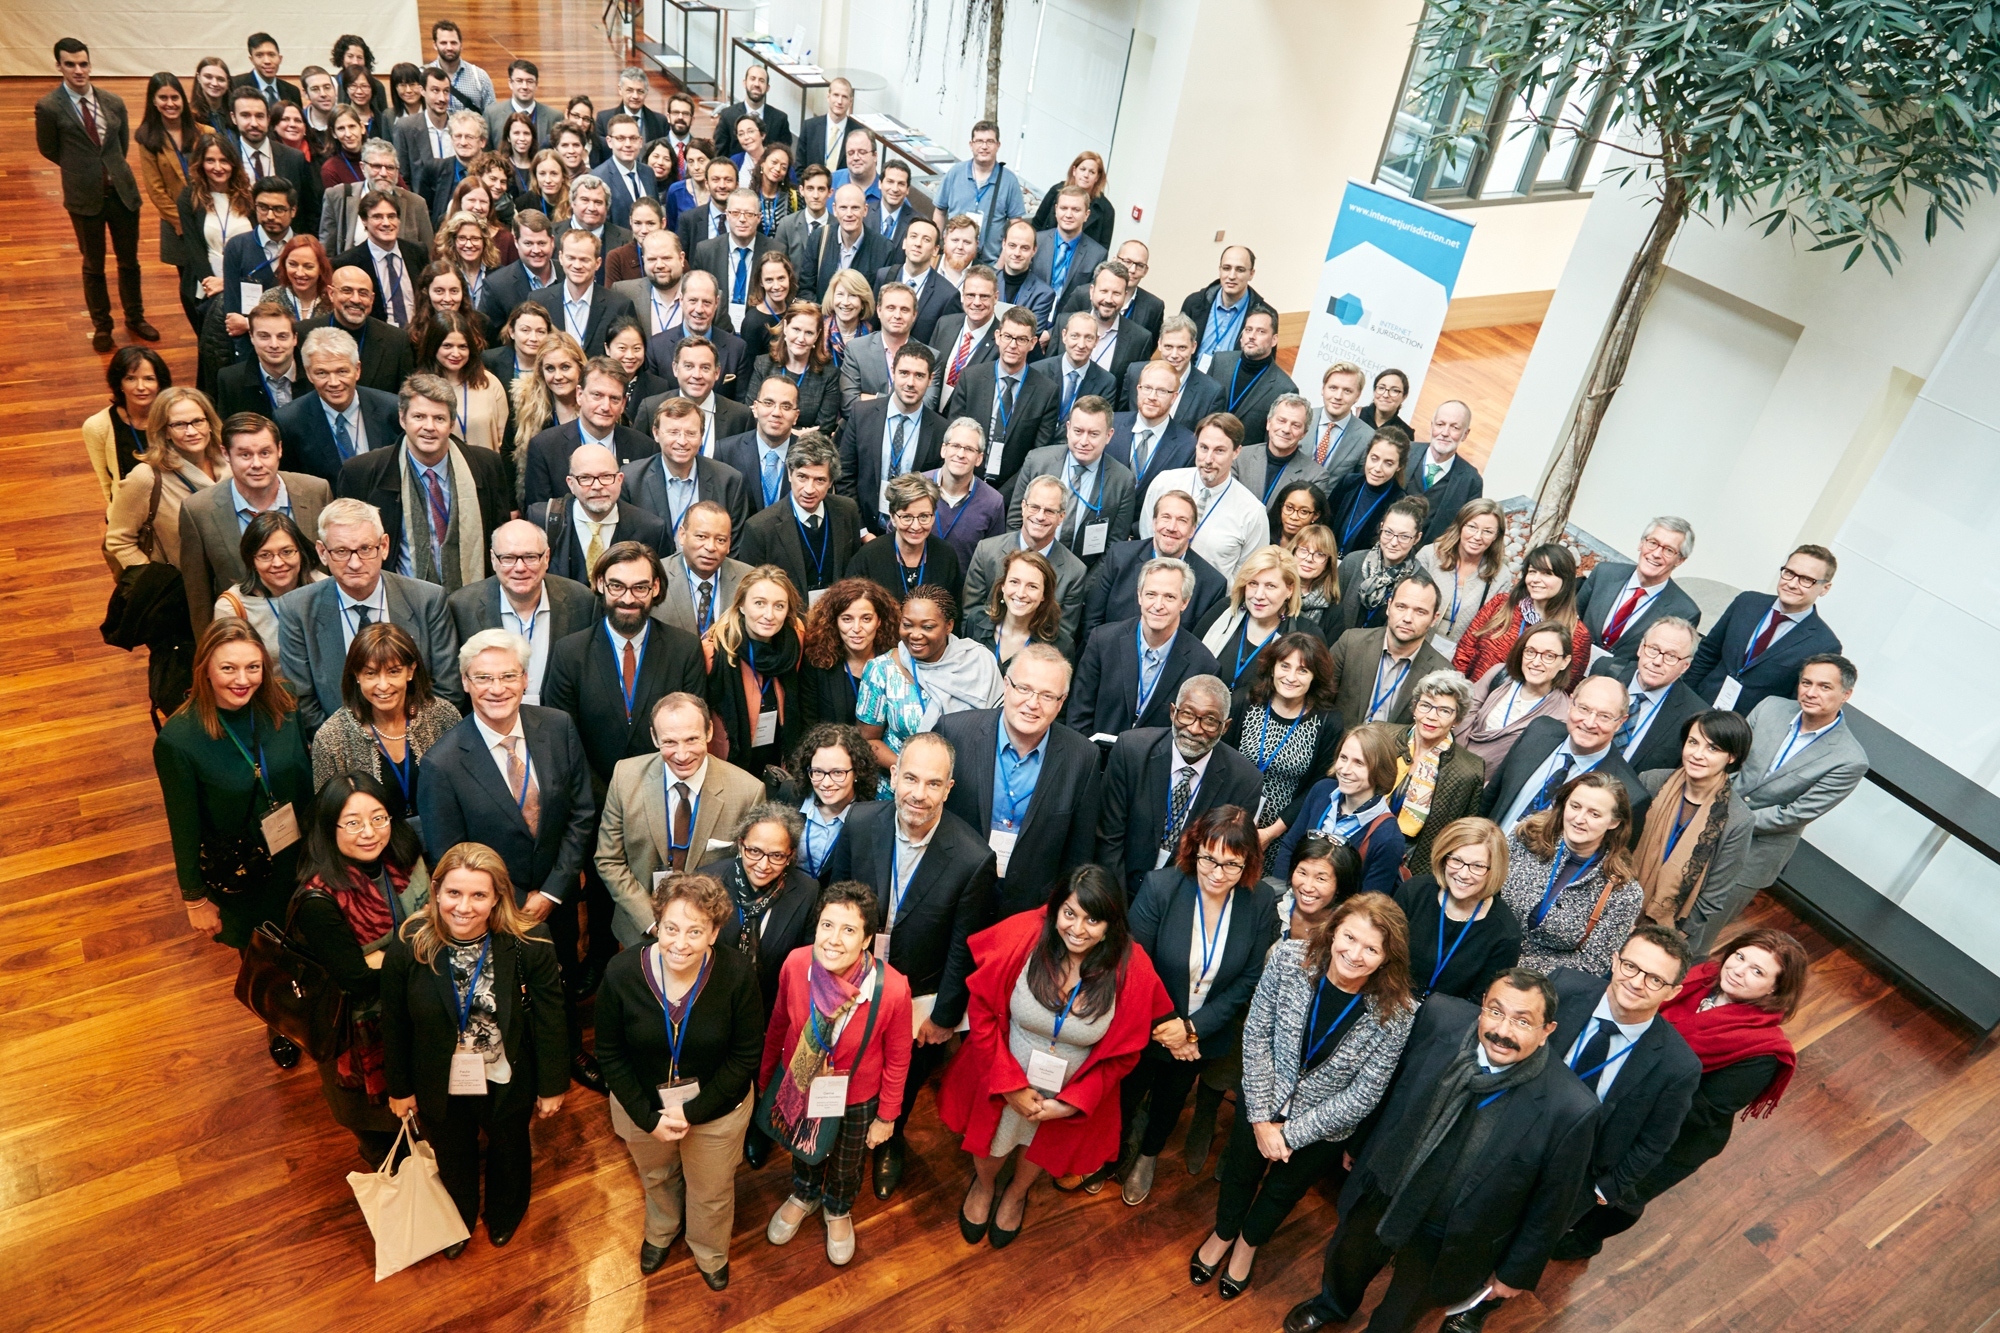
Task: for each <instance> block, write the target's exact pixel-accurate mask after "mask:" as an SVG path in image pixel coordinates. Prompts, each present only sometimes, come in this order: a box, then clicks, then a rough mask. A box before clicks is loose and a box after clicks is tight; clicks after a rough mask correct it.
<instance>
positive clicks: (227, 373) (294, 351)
mask: <svg viewBox="0 0 2000 1333" xmlns="http://www.w3.org/2000/svg"><path fill="white" fill-rule="evenodd" d="M239 239H240V238H239ZM245 318H246V321H247V322H248V324H249V326H250V327H249V337H248V341H249V343H250V353H251V354H250V355H249V356H247V357H245V358H244V359H243V360H241V361H238V362H236V363H235V364H234V365H228V366H224V367H223V368H222V369H221V370H220V371H219V372H217V374H216V377H215V410H216V411H217V412H218V413H220V414H221V415H222V417H223V419H224V420H227V419H228V418H230V417H233V416H235V415H236V414H237V413H238V412H256V413H259V414H260V415H262V416H267V417H272V418H275V417H276V416H277V415H278V409H280V408H282V407H284V406H286V405H287V404H289V403H290V402H291V401H292V399H294V398H296V397H297V396H298V395H299V394H301V393H304V392H305V391H306V386H305V385H304V384H302V383H301V382H300V379H301V376H300V375H299V359H298V358H299V336H298V329H297V326H296V325H295V324H294V323H293V322H292V312H291V311H290V310H288V309H287V308H286V307H285V305H284V303H283V302H281V301H275V300H270V299H268V298H267V299H265V300H262V301H259V302H258V303H257V304H256V305H255V306H253V307H251V309H250V313H249V314H248V315H247V316H246V317H245ZM280 399H283V401H282V402H280V401H279V400H280Z"/></svg>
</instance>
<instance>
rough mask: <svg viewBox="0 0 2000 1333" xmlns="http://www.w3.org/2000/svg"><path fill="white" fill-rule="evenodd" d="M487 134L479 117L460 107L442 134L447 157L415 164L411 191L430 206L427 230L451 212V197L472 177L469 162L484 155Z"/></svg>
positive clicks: (487, 129)
mask: <svg viewBox="0 0 2000 1333" xmlns="http://www.w3.org/2000/svg"><path fill="white" fill-rule="evenodd" d="M488 131H489V127H488V126H487V124H486V117H485V116H484V115H483V114H481V113H480V112H478V111H475V110H471V109H469V108H464V107H461V108H460V109H458V110H456V111H454V112H452V113H451V119H450V120H449V121H448V122H447V129H446V132H445V133H446V137H447V138H448V139H450V141H451V155H450V156H449V157H433V158H431V159H430V160H428V161H426V162H422V163H419V164H418V166H417V178H416V180H414V181H412V182H411V187H412V188H413V189H414V190H415V191H416V192H417V193H418V194H420V195H422V196H423V197H424V200H425V201H426V202H427V203H428V204H429V205H430V210H431V226H433V227H440V226H443V225H444V215H445V214H446V213H447V212H449V211H450V210H451V196H452V195H453V194H454V193H456V192H457V190H458V187H459V186H460V185H461V184H463V183H464V182H465V180H466V178H467V177H469V176H471V175H472V164H473V162H475V161H476V160H478V157H479V155H480V154H481V153H483V152H485V151H486V136H487V133H488Z"/></svg>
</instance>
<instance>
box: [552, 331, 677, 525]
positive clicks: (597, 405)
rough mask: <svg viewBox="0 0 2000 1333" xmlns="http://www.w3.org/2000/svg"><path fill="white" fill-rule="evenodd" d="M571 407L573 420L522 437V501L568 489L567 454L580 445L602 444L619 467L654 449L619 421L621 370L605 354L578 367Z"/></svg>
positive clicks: (622, 389)
mask: <svg viewBox="0 0 2000 1333" xmlns="http://www.w3.org/2000/svg"><path fill="white" fill-rule="evenodd" d="M576 406H577V414H576V417H575V419H574V420H572V421H566V422H564V423H563V424H562V425H560V426H551V427H549V428H548V429H547V430H545V431H542V432H540V433H539V434H537V435H536V436H535V438H534V439H532V440H530V441H528V456H527V462H526V464H525V465H524V467H523V471H522V477H521V493H522V497H523V501H524V503H527V504H531V505H534V504H540V503H542V502H543V501H544V500H552V499H555V498H556V497H558V496H560V495H563V494H564V493H565V492H566V491H567V490H568V486H567V483H566V480H565V479H566V478H567V477H568V476H569V469H570V455H572V454H574V453H575V452H576V450H577V448H578V447H579V446H580V445H584V444H601V445H603V446H605V447H606V448H607V449H609V450H611V452H612V453H613V454H614V455H615V456H616V457H617V459H618V463H619V466H621V467H622V466H624V465H625V464H626V463H631V462H635V461H638V460H641V459H646V458H651V457H653V456H654V454H655V453H656V452H657V450H656V448H655V447H654V444H653V442H652V441H651V440H650V439H648V438H647V437H646V436H645V435H643V434H641V433H640V432H638V431H636V430H634V429H632V428H631V427H630V426H626V425H621V424H620V421H621V419H622V418H623V416H624V414H625V370H624V368H623V367H622V366H620V365H619V364H618V363H617V362H616V361H613V360H612V359H611V358H609V357H604V356H594V357H592V358H591V359H590V361H589V362H588V363H587V364H586V365H585V366H584V368H583V383H582V385H581V386H580V387H579V388H578V389H577V393H576Z"/></svg>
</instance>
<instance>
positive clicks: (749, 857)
mask: <svg viewBox="0 0 2000 1333" xmlns="http://www.w3.org/2000/svg"><path fill="white" fill-rule="evenodd" d="M743 859H744V860H745V861H755V862H756V863H757V864H758V865H760V866H767V865H772V864H774V863H775V864H777V865H783V864H784V863H785V862H787V861H789V860H791V859H792V854H791V853H790V852H773V851H766V850H765V849H764V848H762V847H749V846H746V847H744V848H743Z"/></svg>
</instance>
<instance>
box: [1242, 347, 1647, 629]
mask: <svg viewBox="0 0 2000 1333" xmlns="http://www.w3.org/2000/svg"><path fill="white" fill-rule="evenodd" d="M1221 359H1222V358H1221V357H1217V358H1216V360H1217V361H1220V360H1221ZM1269 414H1270V409H1269V408H1266V409H1265V415H1267V416H1268V415H1269ZM1429 453H1430V445H1429V444H1428V443H1419V444H1412V445H1411V446H1410V463H1409V466H1408V467H1407V468H1405V469H1404V470H1403V491H1404V493H1406V494H1409V495H1421V496H1423V497H1424V499H1425V500H1427V501H1429V503H1430V507H1431V512H1430V517H1428V518H1426V519H1425V520H1424V531H1423V535H1422V536H1420V537H1418V538H1417V545H1419V546H1425V545H1428V544H1429V543H1431V542H1434V541H1436V540H1437V539H1438V538H1439V537H1441V536H1443V535H1444V530H1445V529H1446V528H1448V527H1450V526H1451V521H1452V520H1453V519H1454V518H1457V517H1458V511H1459V510H1461V509H1463V508H1464V507H1465V506H1466V504H1467V503H1468V502H1470V501H1473V500H1477V499H1478V498H1479V497H1480V496H1482V495H1484V494H1486V479H1485V478H1484V477H1482V476H1480V475H1479V469H1478V468H1476V467H1474V466H1472V464H1471V463H1468V462H1467V461H1466V460H1465V459H1464V457H1463V456H1461V457H1457V458H1454V459H1452V461H1451V471H1449V472H1447V473H1445V474H1444V475H1443V476H1442V477H1439V478H1438V483H1437V487H1436V488H1435V489H1433V490H1428V491H1427V490H1425V489H1424V459H1425V458H1426V457H1427V456H1428V455H1429ZM1626 572H1627V573H1630V572H1631V571H1630V570H1627V571H1626ZM1637 642H1638V641H1637V640H1636V639H1635V640H1634V641H1633V643H1634V645H1635V646H1634V647H1633V649H1632V651H1633V652H1634V653H1637V652H1638V651H1639V649H1638V648H1637V646H1636V645H1637Z"/></svg>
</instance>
